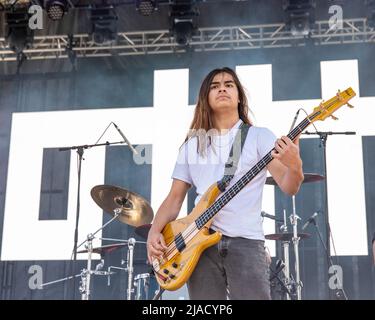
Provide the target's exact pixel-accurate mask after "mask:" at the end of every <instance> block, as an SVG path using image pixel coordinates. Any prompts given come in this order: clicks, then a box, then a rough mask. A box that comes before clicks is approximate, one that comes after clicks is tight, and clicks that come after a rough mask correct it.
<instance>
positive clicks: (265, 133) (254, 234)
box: [172, 120, 276, 240]
mask: <svg viewBox="0 0 375 320" xmlns="http://www.w3.org/2000/svg"><path fill="white" fill-rule="evenodd" d="M241 123H242V121H241V120H239V121H238V122H237V123H236V124H235V125H234V126H233V128H232V129H230V130H229V131H228V132H227V133H226V134H224V135H220V136H215V137H214V138H213V142H212V145H210V146H209V147H208V149H207V154H206V156H205V157H203V156H200V155H199V154H198V152H197V141H198V139H197V138H196V137H194V138H191V139H190V140H188V141H187V142H186V143H184V144H183V145H182V147H181V149H180V152H179V155H178V159H177V162H176V165H175V168H174V170H173V174H172V178H173V179H178V180H182V181H185V182H187V183H189V184H191V185H194V186H195V187H196V191H197V194H198V196H197V198H196V199H195V204H197V203H198V201H199V199H200V198H201V197H202V195H203V194H204V193H205V192H206V191H207V189H208V188H209V186H211V185H212V184H213V183H215V182H217V181H219V180H220V179H221V178H222V177H223V175H224V166H225V163H226V162H227V160H228V156H229V152H230V149H231V147H232V144H233V141H234V138H235V136H236V133H237V131H238V130H239V126H240V125H241ZM275 141H276V136H275V135H274V134H273V133H272V132H271V131H270V130H269V129H266V128H260V127H254V126H251V127H250V129H249V131H248V134H247V138H246V141H245V144H244V147H243V150H242V153H241V157H240V159H239V162H238V167H237V170H236V172H235V175H234V177H233V179H232V180H231V182H230V184H229V186H228V187H227V190H228V189H229V188H230V187H231V186H232V185H233V184H235V183H236V182H237V181H238V180H239V179H240V178H241V177H242V176H243V175H244V174H245V173H246V172H247V171H249V170H250V169H251V168H252V167H253V166H254V165H255V164H256V163H257V162H258V161H259V160H260V159H262V158H263V156H265V155H266V154H267V153H268V152H269V151H270V150H271V149H272V148H273V147H274V145H275ZM266 176H267V170H266V169H263V170H262V171H261V172H260V173H259V174H258V175H257V176H256V177H255V178H254V179H253V180H252V181H251V182H250V183H248V184H247V185H246V186H245V187H244V188H243V189H242V190H241V191H240V192H239V193H238V194H237V195H236V196H235V197H234V198H233V199H232V200H231V201H230V202H229V203H227V204H226V205H225V206H224V207H223V208H222V209H221V210H220V211H219V212H218V213H217V214H216V215H215V216H214V218H213V222H212V225H211V227H212V229H214V230H218V231H221V232H222V233H223V234H224V235H227V236H230V237H243V238H248V239H256V240H264V232H263V225H262V218H261V215H260V213H261V206H262V194H263V187H264V184H265V181H266Z"/></svg>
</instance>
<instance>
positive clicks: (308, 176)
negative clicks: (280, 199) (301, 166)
mask: <svg viewBox="0 0 375 320" xmlns="http://www.w3.org/2000/svg"><path fill="white" fill-rule="evenodd" d="M303 175H304V179H303V181H302V183H308V182H317V181H321V180H324V179H325V177H324V176H322V175H320V174H316V173H304V174H303ZM266 184H271V185H274V186H277V183H276V181H275V180H274V179H273V177H267V179H266Z"/></svg>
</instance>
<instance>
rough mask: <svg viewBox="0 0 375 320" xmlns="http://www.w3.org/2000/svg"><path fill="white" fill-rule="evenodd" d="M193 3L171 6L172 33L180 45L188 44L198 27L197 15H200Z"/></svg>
mask: <svg viewBox="0 0 375 320" xmlns="http://www.w3.org/2000/svg"><path fill="white" fill-rule="evenodd" d="M198 14H199V13H198V11H197V9H196V7H194V6H193V5H192V4H190V3H189V4H177V5H172V6H171V11H170V23H171V33H172V35H173V37H174V39H175V41H176V43H177V44H178V45H179V46H187V45H188V44H189V43H190V41H191V38H192V36H193V34H194V32H195V31H196V29H197V26H196V23H195V19H194V18H195V17H196V16H197V15H198Z"/></svg>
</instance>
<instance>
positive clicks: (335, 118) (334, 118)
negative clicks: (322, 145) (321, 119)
mask: <svg viewBox="0 0 375 320" xmlns="http://www.w3.org/2000/svg"><path fill="white" fill-rule="evenodd" d="M331 118H332V119H333V120H339V118H337V117H335V116H333V115H331Z"/></svg>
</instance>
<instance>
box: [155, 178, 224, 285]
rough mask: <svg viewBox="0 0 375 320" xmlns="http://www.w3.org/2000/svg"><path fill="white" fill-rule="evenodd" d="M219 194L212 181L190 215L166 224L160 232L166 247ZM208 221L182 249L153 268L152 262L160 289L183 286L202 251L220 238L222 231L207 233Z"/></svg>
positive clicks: (192, 223) (193, 223)
mask: <svg viewBox="0 0 375 320" xmlns="http://www.w3.org/2000/svg"><path fill="white" fill-rule="evenodd" d="M219 194H220V190H219V189H218V187H217V185H216V183H215V184H213V185H212V186H211V187H210V188H209V189H208V190H207V191H206V193H205V194H204V195H203V196H202V198H201V199H200V201H199V202H198V203H197V205H196V206H195V208H194V209H193V211H192V212H191V213H190V214H189V215H187V216H186V217H184V218H182V219H178V220H175V221H172V222H170V223H168V224H167V225H166V226H165V227H164V229H163V231H162V234H163V236H164V240H165V243H166V244H167V246H169V245H171V244H173V242H174V240H175V237H176V236H177V235H178V234H180V233H182V232H184V231H185V230H187V229H188V228H189V226H192V225H195V220H196V219H197V218H199V216H200V215H201V214H202V212H204V211H205V210H206V209H207V208H208V207H209V206H210V205H211V204H212V203H213V202H214V201H215V199H216V198H217V197H218V195H219ZM211 222H212V221H209V222H208V223H207V224H205V226H204V227H203V228H202V229H200V230H195V231H194V236H193V237H192V238H191V240H190V241H186V242H185V244H186V247H185V248H184V250H182V251H181V252H179V251H178V250H176V252H175V254H174V255H173V256H172V257H171V258H170V259H168V258H167V257H166V258H164V259H163V260H162V261H160V262H161V264H159V265H158V266H156V268H155V264H154V271H155V275H156V279H157V281H158V283H159V285H160V287H161V288H163V289H165V290H171V291H173V290H177V289H179V288H180V287H181V286H183V285H184V284H185V282H186V281H187V280H188V279H189V277H190V275H191V274H192V273H193V270H194V268H195V266H196V265H197V263H198V261H199V258H200V256H201V254H202V252H203V251H204V250H205V249H206V248H208V247H210V246H213V245H214V244H216V243H218V242H219V241H220V239H221V233H219V232H215V233H212V234H210V233H209V230H208V229H209V227H210V225H211ZM165 270H167V271H165ZM163 278H164V279H163Z"/></svg>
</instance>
